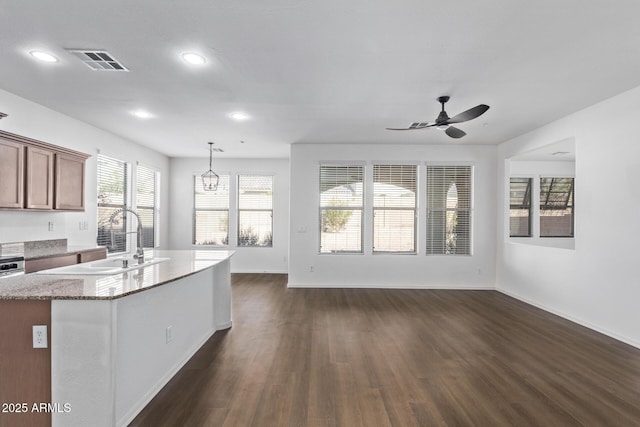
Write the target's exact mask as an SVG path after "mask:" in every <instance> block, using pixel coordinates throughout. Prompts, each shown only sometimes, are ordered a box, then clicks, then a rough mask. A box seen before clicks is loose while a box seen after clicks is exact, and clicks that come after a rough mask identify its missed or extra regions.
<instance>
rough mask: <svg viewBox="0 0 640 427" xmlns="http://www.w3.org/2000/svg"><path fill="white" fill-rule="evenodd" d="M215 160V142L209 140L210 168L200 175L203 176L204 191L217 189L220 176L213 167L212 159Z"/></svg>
mask: <svg viewBox="0 0 640 427" xmlns="http://www.w3.org/2000/svg"><path fill="white" fill-rule="evenodd" d="M212 160H213V142H209V170H208V171H206V172H205V173H203V174H202V175H200V177H201V178H202V188H203V189H204V191H216V190H217V189H218V182H219V181H220V177H219V176H218V174H217V173H215V172H214V171H213V169H211V161H212Z"/></svg>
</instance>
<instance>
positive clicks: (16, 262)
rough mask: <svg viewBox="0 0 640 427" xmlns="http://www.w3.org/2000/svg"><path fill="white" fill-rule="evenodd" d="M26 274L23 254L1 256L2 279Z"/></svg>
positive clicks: (0, 272)
mask: <svg viewBox="0 0 640 427" xmlns="http://www.w3.org/2000/svg"><path fill="white" fill-rule="evenodd" d="M19 274H24V257H23V256H0V279H2V278H5V277H12V276H17V275H19Z"/></svg>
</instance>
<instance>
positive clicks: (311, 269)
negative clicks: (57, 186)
mask: <svg viewBox="0 0 640 427" xmlns="http://www.w3.org/2000/svg"><path fill="white" fill-rule="evenodd" d="M309 273H313V265H310V266H309Z"/></svg>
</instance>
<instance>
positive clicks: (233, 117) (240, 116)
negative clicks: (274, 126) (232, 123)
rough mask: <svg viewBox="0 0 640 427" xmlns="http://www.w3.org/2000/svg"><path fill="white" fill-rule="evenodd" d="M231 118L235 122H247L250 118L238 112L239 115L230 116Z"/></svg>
mask: <svg viewBox="0 0 640 427" xmlns="http://www.w3.org/2000/svg"><path fill="white" fill-rule="evenodd" d="M229 117H231V118H232V119H234V120H238V121H242V120H247V119H248V118H249V115H248V114H245V113H240V112H237V113H231V114H229Z"/></svg>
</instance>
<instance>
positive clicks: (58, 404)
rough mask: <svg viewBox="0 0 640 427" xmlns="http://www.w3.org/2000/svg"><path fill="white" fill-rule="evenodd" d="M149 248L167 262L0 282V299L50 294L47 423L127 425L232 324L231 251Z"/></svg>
mask: <svg viewBox="0 0 640 427" xmlns="http://www.w3.org/2000/svg"><path fill="white" fill-rule="evenodd" d="M154 252H155V253H154V254H153V256H154V257H158V258H168V260H166V261H164V262H158V263H153V264H149V265H147V266H146V267H142V268H135V269H131V270H129V271H125V272H123V273H121V274H112V275H78V274H75V275H59V274H56V275H49V274H40V273H33V274H27V275H24V276H19V277H16V278H10V279H5V280H3V281H2V282H0V300H1V302H2V303H4V304H10V303H11V301H16V302H21V301H25V300H27V301H32V300H45V301H50V304H51V305H50V307H51V308H50V310H51V332H50V341H51V342H50V351H51V404H52V405H51V407H49V409H50V412H51V423H52V425H53V426H65V427H67V426H69V427H73V426H88V425H91V426H109V427H111V426H124V425H127V424H128V423H129V422H130V421H131V420H132V419H133V418H134V417H135V416H136V415H137V414H138V412H140V410H141V409H142V408H144V406H145V405H146V404H147V403H148V402H149V401H150V400H151V399H152V398H153V396H155V394H156V393H157V392H158V391H159V390H160V389H161V388H162V387H163V386H164V385H165V384H166V383H167V382H168V381H169V380H170V379H171V377H173V375H175V373H176V372H177V371H178V370H179V369H180V368H181V367H182V366H183V365H184V364H185V363H186V362H187V361H188V360H189V358H190V357H191V356H193V354H194V353H195V352H196V351H197V350H198V349H199V348H200V347H201V346H202V344H203V343H204V342H205V341H206V340H207V339H208V338H209V337H210V336H211V335H213V333H215V331H217V330H221V329H227V328H229V327H231V281H230V257H231V256H232V255H233V252H232V251H154ZM29 332H30V331H29ZM37 350H39V349H33V351H37ZM28 403H29V404H31V403H32V402H28ZM33 403H36V402H33Z"/></svg>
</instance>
